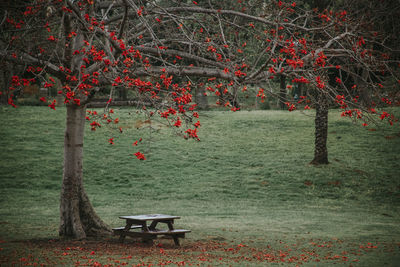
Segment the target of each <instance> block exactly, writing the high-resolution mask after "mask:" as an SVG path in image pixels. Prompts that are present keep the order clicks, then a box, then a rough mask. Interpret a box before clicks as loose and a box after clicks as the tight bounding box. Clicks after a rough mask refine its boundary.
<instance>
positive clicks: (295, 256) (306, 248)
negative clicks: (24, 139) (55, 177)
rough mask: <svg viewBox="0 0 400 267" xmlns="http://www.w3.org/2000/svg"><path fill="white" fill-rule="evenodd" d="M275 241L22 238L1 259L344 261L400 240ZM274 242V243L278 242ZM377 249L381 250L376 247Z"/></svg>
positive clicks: (25, 262)
mask: <svg viewBox="0 0 400 267" xmlns="http://www.w3.org/2000/svg"><path fill="white" fill-rule="evenodd" d="M273 243H274V244H275V245H272V244H265V246H262V247H260V246H257V247H253V246H250V245H247V244H244V243H239V244H235V243H234V242H216V241H207V242H190V241H186V242H185V244H184V245H183V246H182V247H175V246H173V244H172V243H171V242H170V240H168V241H160V242H158V243H156V244H154V245H146V244H143V243H140V242H133V241H131V240H130V241H129V242H127V243H125V244H121V243H118V242H117V241H116V240H103V241H61V240H48V241H44V240H40V241H27V242H23V243H22V244H19V245H20V246H18V249H15V250H14V251H12V253H11V254H9V255H7V256H5V255H1V258H0V265H2V264H10V265H22V266H55V265H57V266H59V265H67V266H103V267H105V266H107V267H108V266H169V265H170V266H199V265H207V266H214V265H226V266H228V265H232V264H239V265H252V264H258V265H260V264H261V265H263V264H267V263H289V264H296V265H301V264H304V263H318V264H324V263H325V264H326V263H327V262H331V263H335V264H337V263H346V264H352V263H357V262H359V261H360V257H362V255H365V254H366V253H371V252H373V251H378V249H380V248H381V249H382V250H385V251H391V252H393V251H394V250H396V252H397V251H398V250H399V246H396V245H397V244H395V246H393V245H390V244H384V243H381V244H378V243H369V242H368V243H365V244H345V243H344V241H342V240H339V239H332V240H328V241H324V240H320V239H318V240H313V239H311V240H305V239H300V240H297V241H296V243H294V244H286V243H285V242H283V241H280V240H275V242H273ZM274 246H275V247H274ZM378 252H379V251H378Z"/></svg>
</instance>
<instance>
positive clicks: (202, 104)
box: [195, 85, 208, 109]
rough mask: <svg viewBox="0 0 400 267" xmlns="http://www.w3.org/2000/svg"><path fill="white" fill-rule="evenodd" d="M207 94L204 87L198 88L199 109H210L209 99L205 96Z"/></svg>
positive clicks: (196, 99)
mask: <svg viewBox="0 0 400 267" xmlns="http://www.w3.org/2000/svg"><path fill="white" fill-rule="evenodd" d="M205 92H206V90H205V89H204V86H200V85H198V86H197V87H196V98H195V101H196V104H197V106H198V108H199V109H208V99H207V96H205V95H204V93H205Z"/></svg>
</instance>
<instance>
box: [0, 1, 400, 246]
mask: <svg viewBox="0 0 400 267" xmlns="http://www.w3.org/2000/svg"><path fill="white" fill-rule="evenodd" d="M20 5H21V6H18V7H16V8H14V7H15V6H14V7H12V6H8V7H7V8H5V9H4V10H5V11H4V14H3V19H2V24H1V43H0V45H1V46H0V47H1V50H0V56H1V57H2V60H3V61H7V62H10V63H11V64H14V65H19V66H22V67H23V69H24V71H23V72H21V73H24V72H25V73H26V72H28V73H30V74H31V75H34V76H35V78H34V79H32V78H30V79H27V78H25V77H24V76H23V75H22V74H21V75H13V76H12V80H11V85H10V86H9V87H8V92H7V96H8V103H9V104H10V105H13V106H16V105H15V103H14V98H13V96H12V95H13V92H15V90H16V88H18V87H20V86H22V85H24V84H29V83H33V82H38V81H40V82H42V83H43V86H44V87H52V86H54V83H55V82H54V79H53V78H52V76H53V77H56V78H58V79H59V80H60V81H61V83H62V85H63V87H62V89H61V90H59V92H58V93H59V94H60V95H63V96H64V103H65V104H66V106H67V108H66V112H67V121H66V130H65V139H64V174H63V186H62V191H61V201H60V202H61V204H60V214H61V216H60V235H61V236H67V237H74V238H84V237H86V236H88V235H98V234H99V233H103V232H108V231H109V229H108V227H107V225H106V224H105V223H104V222H102V221H101V219H100V218H99V217H98V216H97V215H96V213H95V212H94V210H93V207H92V205H91V204H90V201H89V199H88V197H87V195H86V193H85V190H84V187H83V177H82V157H83V141H84V138H83V132H84V131H83V130H84V125H85V121H89V122H88V123H89V124H90V126H91V128H92V130H96V129H97V128H98V127H100V126H104V125H117V123H118V118H115V114H114V113H113V111H112V109H110V108H109V105H112V98H113V95H114V91H116V90H117V91H118V90H123V91H124V90H130V91H132V93H133V94H134V95H135V97H136V102H137V106H138V108H139V109H140V110H142V112H144V113H145V114H146V115H147V116H148V118H149V119H159V120H162V121H163V122H164V123H165V124H167V125H169V126H171V127H173V128H176V129H178V133H179V134H180V135H181V136H183V137H184V138H193V139H196V140H199V137H198V127H199V125H200V123H199V122H198V121H197V118H198V114H197V112H195V111H194V109H195V106H196V105H193V104H192V94H191V90H192V88H195V87H197V86H204V87H205V91H206V92H207V94H216V95H218V96H221V101H223V102H221V104H222V105H224V106H230V107H231V109H232V110H233V111H237V110H240V105H239V102H238V97H239V95H240V94H241V92H245V91H246V90H247V89H246V86H245V85H246V84H255V85H259V86H260V88H259V90H258V94H257V96H258V97H260V98H261V99H264V98H265V95H266V94H272V91H268V90H267V87H266V86H265V85H267V86H268V84H270V83H271V82H273V81H274V80H275V79H277V78H276V77H281V78H280V79H281V81H284V80H289V81H291V82H292V83H295V84H299V85H301V84H307V85H308V86H309V87H310V88H313V89H314V91H315V92H316V94H314V95H316V96H317V97H313V95H312V94H310V95H309V96H301V99H300V100H299V101H300V102H301V103H300V104H302V103H303V102H305V101H308V102H309V103H308V104H309V105H306V106H305V108H306V109H307V108H309V106H312V105H315V106H316V107H317V113H318V112H319V110H318V107H321V106H323V107H325V101H328V100H331V101H333V102H335V103H337V104H338V105H339V106H340V107H341V108H343V109H344V112H343V115H344V116H350V117H357V118H359V119H363V120H366V119H367V118H368V117H367V116H366V115H364V114H366V113H371V112H372V113H373V112H376V111H375V110H374V109H373V108H371V107H369V106H365V105H364V104H363V102H359V101H356V100H357V99H358V98H357V95H356V93H355V91H354V90H352V87H354V85H356V87H355V88H357V84H355V82H349V81H345V80H344V76H346V77H347V76H349V77H353V78H349V79H355V78H354V77H357V78H358V79H362V81H363V83H362V84H363V86H364V87H365V88H368V90H369V91H368V94H369V95H371V96H374V97H375V95H374V94H375V93H376V94H379V93H381V91H380V87H381V86H385V87H387V88H389V87H393V88H395V87H396V86H397V85H396V81H397V80H398V78H397V76H396V75H397V69H395V65H394V64H398V62H397V61H393V60H390V56H389V58H388V55H389V54H391V53H393V52H394V51H390V50H388V51H387V49H386V47H385V49H383V50H382V51H376V50H371V49H367V46H366V43H367V42H368V43H369V42H371V43H374V44H375V43H376V44H382V42H381V41H380V39H379V37H380V36H379V35H378V36H375V35H374V34H373V33H371V32H370V31H365V30H364V29H362V28H360V27H359V24H358V21H356V20H352V19H351V18H350V17H349V16H348V15H347V13H346V12H345V11H341V12H335V13H333V12H329V11H327V10H324V11H322V12H320V11H318V10H307V9H302V8H299V7H297V6H296V3H295V2H282V1H269V2H266V1H257V0H253V1H250V0H249V1H243V0H238V1H235V2H233V3H231V2H230V1H229V2H228V1H226V2H225V1H211V0H210V1H207V3H205V2H204V3H197V2H196V1H183V0H182V1H175V0H171V1H158V0H153V1H140V0H120V1H105V0H104V1H94V0H85V1H83V0H78V1H72V0H54V1H44V0H36V1H26V2H21V4H20ZM22 6H23V8H22ZM21 10H22V11H21ZM26 40H29V42H28V45H27V42H26ZM384 55H385V56H384ZM333 63H335V64H333ZM339 64H340V65H339ZM355 66H359V67H360V68H361V67H362V68H363V69H366V70H367V74H368V76H365V75H360V74H358V73H356V72H354V71H352V70H353V68H354V67H355ZM382 71H384V72H385V73H384V75H382V74H379V73H381V72H382ZM378 72H379V73H378ZM46 74H50V76H49V75H46ZM332 74H335V75H336V74H337V75H336V76H335V77H334V79H335V82H334V83H332V82H329V81H330V80H329V79H330V76H331V75H332ZM350 74H351V75H350ZM193 77H195V78H193ZM365 77H370V78H367V79H366V78H365ZM383 80H387V81H388V83H387V84H385V85H383ZM349 84H350V85H351V86H350V85H349ZM379 84H380V85H379ZM104 86H110V87H111V92H110V97H109V101H108V102H107V104H108V105H107V107H106V108H105V111H104V114H99V113H98V112H96V111H87V110H86V105H87V104H88V103H90V101H92V99H93V98H94V97H95V96H96V94H98V93H99V92H100V91H101V90H102V88H103V87H104ZM363 90H364V89H363ZM372 92H374V93H372ZM322 96H323V97H322ZM386 99H387V98H386ZM42 100H43V101H46V100H45V99H42ZM388 101H389V100H387V101H386V102H385V103H388ZM284 102H285V105H286V106H287V107H288V109H289V111H292V110H295V109H296V108H297V105H298V103H293V102H289V101H286V100H284ZM49 107H50V108H53V109H54V108H55V100H53V101H51V103H50V104H49ZM383 115H385V117H384V118H389V121H390V122H391V123H393V121H394V117H392V116H391V115H390V114H389V113H382V114H381V116H383ZM317 117H320V116H319V115H318V116H317ZM179 129H180V130H179ZM120 130H122V129H120ZM317 132H318V131H317ZM322 138H325V137H324V136H323V137H322ZM325 140H326V138H325ZM109 141H110V143H112V142H113V140H112V139H110V140H109ZM135 155H136V157H137V158H138V159H141V160H145V159H146V156H145V155H143V154H142V153H141V152H140V151H138V152H136V153H135Z"/></svg>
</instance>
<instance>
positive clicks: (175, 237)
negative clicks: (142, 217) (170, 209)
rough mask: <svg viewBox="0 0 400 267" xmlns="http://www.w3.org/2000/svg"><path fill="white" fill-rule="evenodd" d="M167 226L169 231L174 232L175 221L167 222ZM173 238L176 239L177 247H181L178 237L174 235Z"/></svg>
mask: <svg viewBox="0 0 400 267" xmlns="http://www.w3.org/2000/svg"><path fill="white" fill-rule="evenodd" d="M167 225H168V229H169V230H170V231H171V230H174V220H171V221H168V222H167ZM172 238H173V239H174V243H175V245H176V246H178V247H179V246H180V244H179V238H178V236H176V235H173V236H172Z"/></svg>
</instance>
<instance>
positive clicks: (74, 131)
mask: <svg viewBox="0 0 400 267" xmlns="http://www.w3.org/2000/svg"><path fill="white" fill-rule="evenodd" d="M85 112H86V108H85V107H79V106H72V105H71V106H67V121H66V130H65V137H64V174H63V182H62V189H61V199H60V228H59V234H60V236H63V237H69V238H76V239H82V238H86V237H87V236H97V235H103V234H106V233H110V230H109V228H108V226H107V225H106V224H105V223H104V222H103V221H102V220H101V219H100V218H99V217H98V216H97V214H96V213H95V211H94V209H93V207H92V205H91V203H90V201H89V198H88V196H87V194H86V192H85V190H84V188H83V177H82V173H83V171H82V163H83V137H84V127H85Z"/></svg>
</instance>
